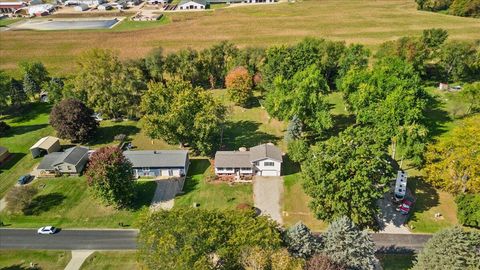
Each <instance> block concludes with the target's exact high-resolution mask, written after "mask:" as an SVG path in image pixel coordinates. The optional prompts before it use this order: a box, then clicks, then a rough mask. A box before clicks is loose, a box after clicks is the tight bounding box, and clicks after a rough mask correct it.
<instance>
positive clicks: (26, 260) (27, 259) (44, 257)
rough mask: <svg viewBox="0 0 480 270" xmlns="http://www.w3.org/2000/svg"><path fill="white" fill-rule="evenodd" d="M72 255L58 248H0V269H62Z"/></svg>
mask: <svg viewBox="0 0 480 270" xmlns="http://www.w3.org/2000/svg"><path fill="white" fill-rule="evenodd" d="M71 257H72V254H71V252H70V251H59V250H48V251H47V250H2V251H1V252H0V269H5V270H8V269H11V270H16V269H18V270H22V269H31V268H30V263H33V264H35V266H36V267H38V268H35V269H49V270H63V269H65V266H66V265H67V264H68V262H69V261H70V259H71Z"/></svg>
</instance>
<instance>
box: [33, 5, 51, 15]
mask: <svg viewBox="0 0 480 270" xmlns="http://www.w3.org/2000/svg"><path fill="white" fill-rule="evenodd" d="M53 11H55V6H53V5H51V4H41V5H34V6H29V7H27V13H28V15H30V16H43V15H47V14H50V13H52V12H53Z"/></svg>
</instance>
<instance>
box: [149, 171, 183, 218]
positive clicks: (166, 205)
mask: <svg viewBox="0 0 480 270" xmlns="http://www.w3.org/2000/svg"><path fill="white" fill-rule="evenodd" d="M184 181H185V178H183V177H182V178H171V179H161V180H156V182H157V189H156V190H155V195H154V196H153V199H152V203H151V207H150V208H151V209H152V210H155V209H158V208H160V209H164V210H170V209H172V208H173V205H174V200H175V196H176V195H177V193H178V192H180V191H182V187H183V183H184Z"/></svg>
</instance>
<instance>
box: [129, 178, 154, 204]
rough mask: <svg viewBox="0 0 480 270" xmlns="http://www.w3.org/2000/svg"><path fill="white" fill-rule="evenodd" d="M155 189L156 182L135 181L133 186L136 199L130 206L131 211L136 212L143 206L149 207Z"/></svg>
mask: <svg viewBox="0 0 480 270" xmlns="http://www.w3.org/2000/svg"><path fill="white" fill-rule="evenodd" d="M156 188H157V182H155V181H137V182H136V184H135V191H136V193H137V197H136V199H135V201H134V203H133V205H132V210H138V209H141V208H142V207H144V206H147V207H148V206H150V203H151V202H152V199H153V195H154V194H155V189H156Z"/></svg>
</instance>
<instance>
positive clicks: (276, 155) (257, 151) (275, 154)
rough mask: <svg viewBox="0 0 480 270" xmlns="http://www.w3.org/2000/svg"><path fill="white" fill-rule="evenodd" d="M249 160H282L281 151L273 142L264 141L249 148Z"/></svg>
mask: <svg viewBox="0 0 480 270" xmlns="http://www.w3.org/2000/svg"><path fill="white" fill-rule="evenodd" d="M250 158H251V161H256V160H260V159H264V158H271V159H273V160H276V161H282V152H281V151H280V149H278V147H276V146H275V145H273V144H269V143H265V144H261V145H257V146H255V147H252V148H250Z"/></svg>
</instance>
